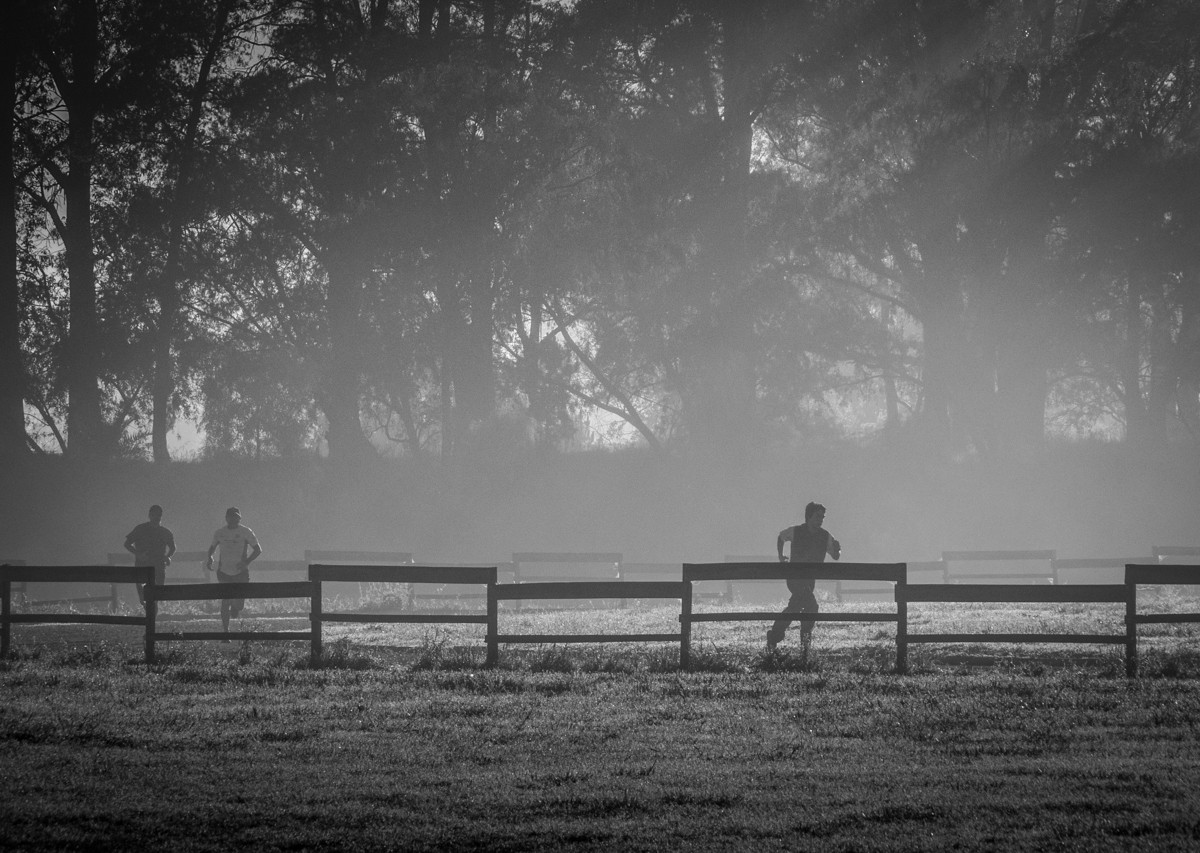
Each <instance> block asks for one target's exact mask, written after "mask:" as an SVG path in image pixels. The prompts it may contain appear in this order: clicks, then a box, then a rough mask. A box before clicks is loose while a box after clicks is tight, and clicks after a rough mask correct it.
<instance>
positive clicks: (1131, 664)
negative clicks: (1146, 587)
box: [1125, 569, 1138, 678]
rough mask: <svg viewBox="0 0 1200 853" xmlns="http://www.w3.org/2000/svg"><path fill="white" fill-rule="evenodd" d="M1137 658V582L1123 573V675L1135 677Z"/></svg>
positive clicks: (1127, 573)
mask: <svg viewBox="0 0 1200 853" xmlns="http://www.w3.org/2000/svg"><path fill="white" fill-rule="evenodd" d="M1137 674H1138V659H1137V584H1136V583H1134V582H1133V580H1132V579H1131V578H1130V577H1129V572H1128V569H1127V570H1126V573H1125V675H1126V676H1127V677H1129V678H1136V677H1137Z"/></svg>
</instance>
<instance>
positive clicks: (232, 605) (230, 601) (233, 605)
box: [217, 569, 250, 616]
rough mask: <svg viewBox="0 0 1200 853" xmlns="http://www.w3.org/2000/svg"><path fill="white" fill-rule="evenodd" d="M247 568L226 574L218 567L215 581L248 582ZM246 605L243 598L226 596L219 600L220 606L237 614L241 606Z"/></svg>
mask: <svg viewBox="0 0 1200 853" xmlns="http://www.w3.org/2000/svg"><path fill="white" fill-rule="evenodd" d="M249 582H250V572H249V570H246V571H241V572H237V573H236V574H232V575H227V574H225V573H224V572H223V571H221V570H220V569H218V570H217V583H249ZM245 605H246V599H244V598H226V599H222V601H221V608H222V609H223V610H224V609H228V610H229V611H230V613H231V614H232V615H234V616H237V615H238V614H239V613H241V612H242V608H243V607H244V606H245Z"/></svg>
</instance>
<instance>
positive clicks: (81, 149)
mask: <svg viewBox="0 0 1200 853" xmlns="http://www.w3.org/2000/svg"><path fill="white" fill-rule="evenodd" d="M72 9H73V15H72V20H71V74H72V81H71V87H70V92H69V96H68V94H67V93H64V97H67V99H68V102H67V111H68V139H67V175H66V181H65V183H64V186H63V195H64V197H65V199H66V233H65V234H63V243H64V244H65V250H66V259H67V275H68V278H69V299H68V301H69V305H70V317H71V319H70V329H69V332H68V335H67V349H66V359H65V362H66V379H67V383H66V384H67V393H68V395H69V398H70V401H69V404H70V408H69V409H68V410H67V442H68V444H67V450H68V453H69V454H70V455H71V456H75V457H89V456H95V455H97V454H98V453H99V452H100V444H101V441H102V433H103V423H104V422H103V417H102V415H101V411H100V388H99V384H98V371H97V368H96V365H97V359H96V354H97V352H98V351H99V318H98V314H97V308H96V270H95V255H94V246H93V239H92V169H93V162H94V157H95V150H94V146H95V130H94V121H95V114H96V112H95V111H96V99H97V94H98V93H97V91H96V88H97V86H96V74H97V72H98V63H99V58H98V57H99V44H98V39H99V16H98V13H97V9H96V4H95V0H77V2H75V3H74V4H73V5H72Z"/></svg>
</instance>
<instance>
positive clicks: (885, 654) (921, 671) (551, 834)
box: [0, 605, 1200, 851]
mask: <svg viewBox="0 0 1200 853" xmlns="http://www.w3.org/2000/svg"><path fill="white" fill-rule="evenodd" d="M864 606H872V605H864ZM1120 615H1121V614H1116V615H1113V614H1110V613H1107V612H1106V613H1104V614H1101V615H1097V614H1096V613H1094V612H1092V611H1085V610H1083V609H1075V610H1072V609H1070V608H1063V607H1054V608H1043V609H1040V610H1039V609H1035V608H1016V607H1010V608H1006V609H1001V610H994V609H993V610H984V609H981V608H969V607H968V608H959V609H957V610H950V609H947V608H943V609H940V610H939V609H931V610H930V613H929V614H928V618H929V620H930V623H933V622H936V623H937V628H936V629H937V630H941V629H942V628H943V627H945V626H950V625H953V626H955V629H959V628H961V627H962V626H978V625H979V624H983V623H986V624H987V625H988V626H993V625H994V626H995V627H991V630H995V631H998V632H1000V631H1008V630H1014V629H1018V630H1019V629H1021V628H1017V627H1016V626H1018V625H1020V626H1022V627H1023V629H1024V630H1031V631H1040V630H1045V629H1046V624H1049V623H1054V624H1056V625H1057V626H1058V629H1059V630H1074V629H1076V628H1080V627H1083V628H1085V629H1090V627H1089V626H1093V625H1094V623H1097V621H1099V622H1103V623H1104V624H1105V625H1107V626H1108V627H1109V628H1112V629H1113V630H1119V618H1120ZM505 618H508V619H510V622H509V623H508V625H506V626H503V627H502V630H512V629H515V626H522V627H528V628H529V629H532V630H539V629H540V630H547V631H560V630H571V629H572V627H574V628H577V629H580V630H589V631H591V630H596V629H597V623H601V624H600V625H599V629H601V630H617V629H618V628H619V629H620V630H669V628H665V627H664V626H666V625H669V623H670V621H671V613H670V611H669V610H665V609H663V610H658V611H654V610H645V611H643V610H633V611H628V612H621V611H616V610H614V611H605V612H603V613H600V614H587V613H579V612H566V613H562V612H560V613H551V614H523V615H521V616H515V615H511V614H510V615H509V616H507V617H505ZM924 618H926V617H925V616H918V617H917V621H918V623H919V622H920V620H922V619H924ZM247 621H248V622H250V623H251V624H256V623H261V624H264V625H266V624H268V623H270V627H278V624H277V623H280V622H286V621H287V620H286V619H283V618H280V617H275V618H272V619H270V620H267V619H261V620H247ZM302 621H303V620H300V619H297V620H295V625H296V626H300V625H301V624H302ZM918 628H919V629H920V630H926V629H928V630H934V629H935V628H933V627H926V626H920V625H918ZM918 628H914V630H917V629H918ZM764 629H765V625H759V624H745V623H743V624H738V625H734V626H724V625H706V626H701V627H700V628H698V629H697V637H696V647H695V655H694V656H695V658H696V670H695V671H692V672H687V673H683V672H679V671H678V669H677V648H676V647H672V646H670V645H665V644H659V645H644V646H634V645H620V646H569V647H563V646H559V647H536V646H535V647H528V648H521V647H516V646H509V647H506V648H505V649H503V651H502V655H501V664H500V666H499V667H498V668H496V669H492V670H489V669H486V668H484V667H483V665H482V664H483V647H482V641H481V639H480V637H479V634H478V633H477V632H475V633H473V631H474V629H473V628H465V629H462V630H461V631H455V630H443V629H436V628H428V627H416V628H408V627H396V626H370V625H367V626H356V627H354V628H352V629H344V630H340V631H337V632H334V631H331V632H330V634H331V635H332V637H331V639H330V641H329V643H328V644H327V649H326V654H325V659H324V660H323V661H322V663H321V664H320V665H319V666H317V667H313V666H312V665H311V664H310V662H309V660H308V656H307V647H306V646H305V645H304V644H302V643H284V644H272V643H265V642H259V643H250V644H246V645H243V644H238V643H234V644H221V643H208V642H205V643H184V642H173V643H169V644H166V646H165V648H163V650H162V655H161V660H160V661H159V662H158V663H156V664H154V665H151V666H147V665H146V664H145V663H143V662H142V659H141V647H140V644H139V642H138V637H137V632H136V630H133V629H130V630H126V629H112V628H106V627H103V626H95V627H90V628H88V627H76V626H72V627H70V628H65V627H49V626H47V627H30V626H17V627H16V628H14V633H13V637H14V650H13V654H12V656H11V658H10V659H9V660H8V661H6V662H3V663H0V691H2V696H3V699H2V702H0V786H2V788H0V790H2V796H0V848H2V849H4V850H6V851H17V850H64V849H88V850H103V849H112V850H132V849H161V850H175V851H180V850H229V849H234V848H253V849H256V850H319V849H330V850H333V849H337V850H343V849H344V850H382V849H394V850H426V849H445V850H470V849H488V850H495V849H500V850H505V849H507V850H531V849H533V850H536V849H544V850H554V849H564V848H570V849H606V850H609V849H621V850H639V849H640V850H650V849H654V850H661V849H673V848H684V849H696V850H704V849H713V850H719V849H734V848H736V849H751V850H803V849H812V850H951V849H962V850H989V849H990V850H1016V849H1038V850H1081V851H1082V850H1086V851H1094V850H1147V851H1161V850H1194V849H1197V848H1198V847H1200V742H1198V729H1197V725H1198V723H1200V654H1198V653H1197V646H1196V643H1195V640H1194V638H1193V637H1192V636H1191V632H1190V631H1189V630H1188V629H1182V630H1180V629H1161V630H1159V631H1157V632H1154V631H1151V630H1150V629H1147V630H1146V632H1145V633H1146V642H1145V644H1144V652H1143V672H1144V673H1145V674H1144V676H1143V677H1142V678H1139V679H1135V680H1129V679H1126V678H1125V677H1124V663H1123V658H1122V656H1121V653H1120V647H1116V648H1097V647H1082V648H1071V647H1067V648H1068V649H1069V651H1065V652H1064V651H1062V650H1061V649H1057V648H1056V647H1051V646H1046V647H1013V646H1002V647H997V646H982V645H979V646H972V647H963V646H958V647H919V646H914V647H913V648H912V649H911V650H910V659H911V663H912V666H911V671H910V673H909V674H907V675H897V674H895V673H894V672H893V671H892V667H893V665H894V643H893V642H892V641H891V637H892V636H894V630H893V627H892V626H888V625H879V624H873V625H840V624H829V625H821V626H818V629H817V631H818V641H817V643H816V644H815V648H814V650H813V653H812V654H811V655H810V656H809V657H808V658H807V659H805V658H802V657H801V656H800V655H799V651H798V649H797V648H796V643H795V637H794V636H791V637H789V642H788V643H785V644H784V646H781V652H780V653H778V654H775V655H767V654H765V653H764V652H763V650H762V634H763V630H764ZM337 637H341V638H342V639H340V640H338V639H336V638H337Z"/></svg>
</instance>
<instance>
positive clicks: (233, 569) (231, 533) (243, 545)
mask: <svg viewBox="0 0 1200 853" xmlns="http://www.w3.org/2000/svg"><path fill="white" fill-rule="evenodd" d="M218 549H220V553H219V556H218V559H217V583H249V581H250V564H251V563H252V562H253V561H254V560H255V559H256V558H257V557H258V555H259V554H261V553H262V548H261V547H260V546H259V544H258V537H257V536H255V535H254V531H253V530H251V529H250V528H249V527H246V526H244V525H243V524H242V513H241V511H240V510H239V509H238V508H237V507H235V506H231V507H230V508H229V509H227V510H225V526H224V527H221V528H218V530H217V532H216V533H214V534H213V540H212V544H211V545H209V546H208V559H207V560H205V561H204V568H205V570H206V571H212V567H213V554H214V553H216V552H217V550H218ZM245 604H246V600H245V599H244V598H226V599H222V601H221V625H222V626H223V629H224V630H225V631H226V632H228V631H229V619H230V617H233V616H239V615H241V612H242V607H243V606H245ZM226 642H228V641H226Z"/></svg>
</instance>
